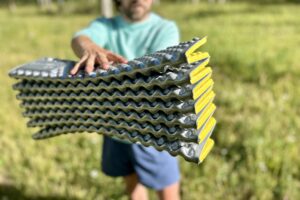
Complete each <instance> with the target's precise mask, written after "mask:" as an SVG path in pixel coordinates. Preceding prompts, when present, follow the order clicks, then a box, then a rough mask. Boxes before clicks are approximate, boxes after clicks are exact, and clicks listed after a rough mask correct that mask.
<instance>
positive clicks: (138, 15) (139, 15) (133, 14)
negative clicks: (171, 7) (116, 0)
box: [124, 7, 150, 21]
mask: <svg viewBox="0 0 300 200" xmlns="http://www.w3.org/2000/svg"><path fill="white" fill-rule="evenodd" d="M149 12H150V10H148V9H147V10H146V8H144V7H143V12H138V11H134V10H133V9H132V8H129V9H128V10H125V11H124V14H125V15H126V17H127V18H128V19H129V20H131V21H140V20H142V19H144V18H145V17H146V16H147V15H148V14H149Z"/></svg>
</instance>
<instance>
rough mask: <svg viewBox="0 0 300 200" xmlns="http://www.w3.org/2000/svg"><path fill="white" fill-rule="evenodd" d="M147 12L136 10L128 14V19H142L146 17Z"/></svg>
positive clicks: (135, 20) (136, 20)
mask: <svg viewBox="0 0 300 200" xmlns="http://www.w3.org/2000/svg"><path fill="white" fill-rule="evenodd" d="M147 15H148V13H145V12H136V13H132V14H131V15H130V17H129V18H130V20H132V21H134V22H138V21H143V20H145V19H146V18H147Z"/></svg>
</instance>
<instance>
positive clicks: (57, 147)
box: [0, 4, 300, 200]
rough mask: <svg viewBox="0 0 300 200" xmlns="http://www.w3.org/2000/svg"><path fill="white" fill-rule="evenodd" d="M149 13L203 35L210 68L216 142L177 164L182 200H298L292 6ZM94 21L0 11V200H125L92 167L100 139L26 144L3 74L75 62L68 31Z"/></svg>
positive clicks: (188, 34) (296, 26) (296, 12)
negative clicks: (35, 63) (41, 63)
mask: <svg viewBox="0 0 300 200" xmlns="http://www.w3.org/2000/svg"><path fill="white" fill-rule="evenodd" d="M155 9H156V10H157V12H158V13H160V14H161V15H163V16H165V17H167V18H171V19H173V20H176V21H177V23H178V25H179V27H180V29H181V33H182V34H181V35H182V40H189V39H191V38H192V37H195V36H199V37H200V36H204V35H207V36H208V43H207V44H206V45H205V49H206V50H207V51H209V52H210V55H211V66H212V67H213V69H214V80H215V91H216V93H217V97H216V104H217V106H218V110H217V113H216V119H217V120H218V126H217V129H216V131H215V132H214V135H213V138H214V139H215V140H216V145H215V148H214V149H213V151H212V152H211V154H210V155H209V156H208V157H207V159H206V160H205V162H204V163H203V164H201V165H200V166H197V165H194V164H191V163H187V162H184V161H183V160H182V159H180V163H181V170H182V196H183V199H188V200H189V199H224V198H225V199H299V198H300V157H299V153H300V147H299V141H300V136H299V131H300V117H299V116H300V87H299V85H300V78H299V77H300V63H299V58H300V56H299V55H300V48H299V47H300V37H299V35H300V20H299V19H300V5H293V4H286V5H284V4H282V5H255V4H253V5H249V4H226V5H213V4H199V5H196V6H195V5H192V6H191V5H189V4H163V5H162V6H160V7H156V8H155ZM87 11H89V10H87ZM87 13H89V12H87ZM96 16H97V14H96V12H95V10H93V9H91V12H90V14H86V12H80V13H77V14H74V12H66V13H65V14H62V15H56V14H54V15H49V14H43V13H40V12H37V11H36V9H35V8H34V7H31V6H26V7H19V8H18V10H17V11H16V12H15V13H14V14H12V13H10V12H9V11H7V10H6V9H4V8H1V9H0V44H1V45H0V86H1V87H0V95H1V96H0V102H1V104H0V200H1V196H6V197H8V199H40V198H41V199H126V196H125V194H124V189H123V183H122V180H121V179H111V178H109V177H106V176H104V175H103V174H102V173H101V171H100V170H99V169H100V168H99V166H100V164H99V163H100V162H99V160H100V155H101V136H99V135H96V134H90V135H88V134H82V135H80V134H78V135H77V136H72V135H66V136H61V137H57V138H54V139H50V140H45V141H38V142H36V141H33V140H32V139H31V136H30V135H31V133H33V132H34V130H32V129H31V130H29V129H27V128H26V126H25V125H26V120H25V119H23V118H22V116H21V109H20V108H19V106H18V102H17V101H16V100H15V97H14V96H15V95H16V93H15V92H14V91H12V89H11V85H12V84H13V82H14V81H13V80H11V79H9V78H8V76H7V72H8V70H9V69H10V68H12V67H15V66H16V65H18V64H22V63H25V62H28V61H32V60H35V59H37V58H40V57H44V56H52V57H59V58H66V59H75V57H74V55H73V53H72V51H71V49H70V47H69V46H70V45H69V42H70V38H71V36H72V33H73V32H74V31H76V30H79V29H80V28H81V27H83V26H85V25H87V24H88V22H89V21H90V20H91V19H93V18H94V17H96ZM151 196H152V197H154V193H153V192H151Z"/></svg>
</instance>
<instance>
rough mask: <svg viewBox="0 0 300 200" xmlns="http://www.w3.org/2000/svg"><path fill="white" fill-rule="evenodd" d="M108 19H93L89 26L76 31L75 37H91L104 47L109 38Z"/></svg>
mask: <svg viewBox="0 0 300 200" xmlns="http://www.w3.org/2000/svg"><path fill="white" fill-rule="evenodd" d="M107 23H108V19H107V18H104V17H102V18H98V19H96V20H94V21H92V22H91V23H90V24H89V26H87V27H86V28H84V29H82V30H80V31H78V32H76V33H75V34H74V35H73V38H75V37H78V36H81V35H83V36H86V37H88V38H90V39H91V40H92V41H93V42H94V43H96V44H97V45H99V46H101V47H104V46H105V45H106V44H107V40H108V24H107Z"/></svg>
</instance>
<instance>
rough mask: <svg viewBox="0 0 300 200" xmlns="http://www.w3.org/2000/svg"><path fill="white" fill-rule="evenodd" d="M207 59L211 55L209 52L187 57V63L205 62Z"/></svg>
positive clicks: (196, 53)
mask: <svg viewBox="0 0 300 200" xmlns="http://www.w3.org/2000/svg"><path fill="white" fill-rule="evenodd" d="M205 58H209V54H208V53H207V52H201V51H198V52H195V53H192V54H190V55H187V56H186V59H187V63H194V62H197V61H199V60H203V59H205Z"/></svg>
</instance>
